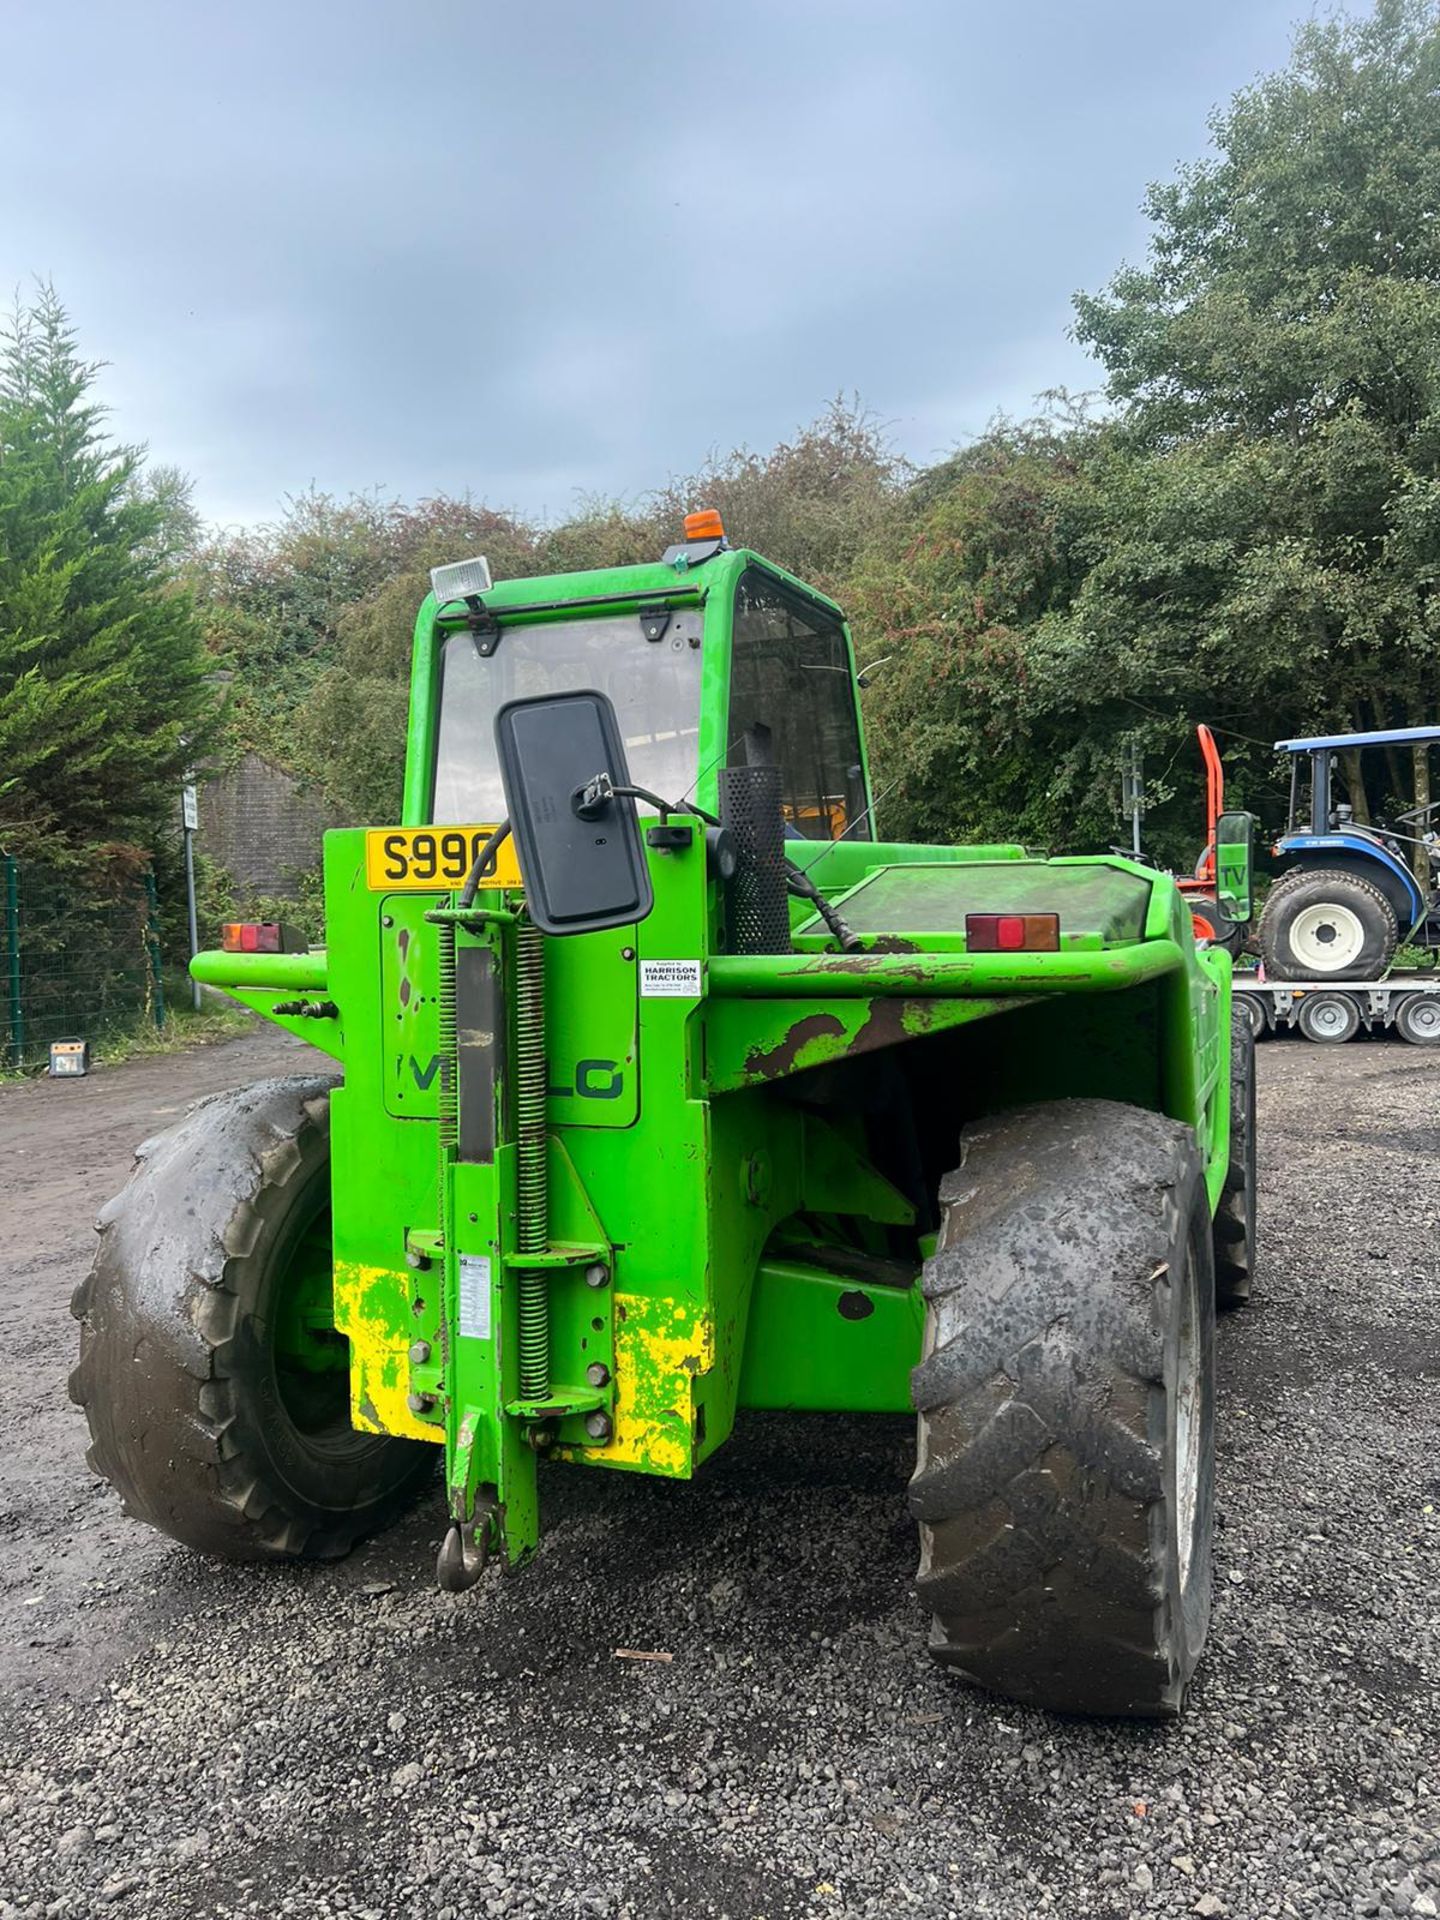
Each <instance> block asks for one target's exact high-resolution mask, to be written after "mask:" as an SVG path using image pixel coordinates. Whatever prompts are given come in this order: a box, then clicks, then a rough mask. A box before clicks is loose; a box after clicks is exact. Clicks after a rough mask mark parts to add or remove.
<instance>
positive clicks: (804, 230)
mask: <svg viewBox="0 0 1440 1920" xmlns="http://www.w3.org/2000/svg"><path fill="white" fill-rule="evenodd" d="M1302 11H1304V0H1205V3H1204V4H1203V5H1202V4H1195V0H1190V3H1189V4H1177V0H1019V3H1017V0H1011V4H1008V5H1007V4H1005V0H884V3H882V0H720V3H719V4H713V5H696V4H689V5H683V6H681V5H661V4H658V3H654V0H590V3H588V4H587V3H586V0H532V4H529V5H520V4H514V3H513V0H471V3H470V4H460V3H459V0H409V4H401V3H400V0H344V4H341V3H340V0H285V4H274V3H273V0H247V3H246V4H229V5H221V4H217V0H98V3H97V0H67V4H66V5H64V6H63V7H60V6H56V5H53V4H46V3H45V0H0V57H3V64H4V68H5V69H6V72H5V76H4V80H3V82H0V286H7V287H8V286H14V285H16V284H20V285H22V287H23V285H24V284H25V283H27V282H28V281H29V280H30V278H31V276H33V275H36V274H39V275H48V276H50V277H51V278H53V280H54V282H55V284H56V287H57V289H58V291H59V293H60V295H61V298H62V299H63V300H64V301H65V302H66V304H67V306H68V307H69V308H70V311H71V314H72V317H73V318H74V320H75V323H76V325H77V326H78V328H79V330H80V336H81V342H82V345H83V347H84V349H85V350H86V352H87V353H88V354H90V355H93V356H96V357H102V358H104V359H106V360H108V361H109V362H111V365H110V367H109V369H108V370H107V372H106V373H105V375H104V378H103V393H104V397H105V398H106V399H107V400H108V401H109V402H110V404H111V405H112V407H113V408H114V415H115V417H114V421H113V425H114V429H115V431H116V432H117V433H119V434H120V435H121V436H122V437H125V438H127V439H143V440H146V441H148V442H149V444H150V447H151V450H152V453H153V456H154V457H155V458H156V459H157V460H165V461H174V462H177V463H178V464H180V465H181V466H183V467H184V468H186V469H187V470H188V471H189V472H190V473H192V474H193V475H194V476H195V480H196V484H197V496H198V501H199V504H200V506H201V508H202V510H203V511H204V512H205V513H206V514H207V515H208V516H210V517H211V518H214V519H219V520H225V521H240V520H254V519H262V518H266V517H268V516H270V515H271V514H273V512H274V511H275V509H276V506H277V504H278V502H279V501H280V499H281V497H282V496H283V495H284V494H285V493H287V492H293V491H295V490H297V489H299V488H301V487H304V486H306V485H308V484H309V483H310V482H312V481H313V482H315V483H316V484H317V485H319V486H321V487H325V488H329V489H336V490H342V491H345V490H349V489H351V488H365V487H372V486H373V487H380V488H383V489H385V490H387V491H390V492H394V493H398V494H400V495H403V496H408V497H415V496H418V495H421V494H423V493H427V492H435V491H449V492H461V491H464V490H466V489H469V490H470V491H472V492H473V493H474V494H475V495H476V496H477V497H480V498H484V499H486V500H488V501H489V502H490V503H491V504H493V505H497V506H513V507H517V508H519V509H521V510H523V511H525V512H527V513H532V514H538V513H549V514H562V513H564V512H566V511H567V510H569V509H570V508H571V507H572V506H573V505H574V503H575V500H576V496H577V494H578V493H580V492H582V491H590V490H598V491H603V492H607V493H611V492H613V493H622V494H635V493H639V492H642V491H644V490H645V489H647V488H649V487H651V486H653V485H656V484H658V483H661V482H663V481H664V479H665V478H666V476H667V475H668V474H670V473H673V472H683V471H685V470H687V469H689V468H691V467H693V466H695V465H696V464H697V463H698V462H699V461H700V460H701V459H702V458H703V457H704V455H705V453H706V452H707V450H709V449H711V448H718V449H726V448H729V447H731V446H734V445H736V444H737V443H740V442H748V443H749V444H751V445H753V446H756V447H766V446H769V445H770V444H772V443H773V442H774V441H775V440H776V439H777V438H779V437H781V436H782V435H784V434H785V433H787V432H788V431H789V430H790V429H791V428H792V427H794V426H795V425H796V424H797V423H798V422H800V421H803V420H807V419H810V418H812V417H813V416H814V415H815V414H816V413H817V412H818V411H819V410H820V408H821V407H822V406H823V404H824V403H825V401H826V400H827V399H828V398H829V397H830V396H831V395H833V394H835V393H836V392H838V391H841V390H842V389H843V390H845V391H847V392H848V391H850V390H851V389H856V390H858V391H859V393H860V394H861V396H862V397H863V398H864V400H865V401H867V402H868V403H869V405H870V406H871V407H872V408H873V409H874V411H875V412H876V413H878V414H879V415H880V416H881V417H882V418H884V419H885V420H887V421H889V422H891V423H892V424H893V430H894V434H895V438H896V440H897V441H898V443H899V444H900V445H901V446H902V447H903V449H904V450H905V451H906V452H908V453H909V454H911V455H912V456H913V457H915V458H917V459H920V460H927V459H930V458H933V457H935V456H937V455H940V454H943V453H944V452H947V451H948V450H949V449H950V448H951V447H952V446H953V445H954V444H955V443H956V442H957V441H959V440H962V439H964V438H966V437H967V436H969V435H971V434H973V433H975V432H976V431H977V430H978V429H980V428H981V427H982V426H983V425H984V424H985V421H986V420H987V418H988V417H989V416H990V414H991V413H992V412H993V411H994V410H995V409H996V408H997V407H1001V406H1003V407H1006V408H1009V409H1012V410H1014V409H1025V408H1026V407H1027V406H1028V404H1029V402H1030V400H1031V398H1032V396H1033V395H1034V394H1036V393H1037V392H1038V391H1039V390H1040V389H1041V388H1043V387H1047V386H1051V385H1055V384H1060V383H1064V384H1068V385H1070V386H1072V387H1085V386H1091V385H1095V384H1097V378H1096V374H1095V370H1094V368H1093V366H1092V364H1091V363H1090V362H1089V361H1087V360H1086V359H1085V357H1084V356H1083V355H1082V354H1081V353H1080V352H1079V350H1078V349H1077V348H1076V347H1075V346H1074V345H1073V343H1071V342H1069V341H1067V340H1066V338H1065V329H1066V327H1067V325H1068V323H1069V317H1070V315H1069V296H1070V294H1071V293H1072V291H1073V290H1074V289H1075V288H1076V287H1080V286H1087V287H1093V286H1097V285H1099V284H1101V283H1102V282H1103V281H1104V280H1106V279H1108V277H1109V275H1110V274H1111V273H1112V272H1113V270H1114V269H1115V267H1116V266H1117V265H1118V264H1119V263H1120V261H1121V260H1122V259H1123V258H1124V257H1126V256H1127V255H1128V256H1129V257H1132V258H1134V257H1138V256H1139V254H1140V253H1141V251H1142V248H1143V241H1144V226H1143V222H1142V220H1141V218H1140V215H1139V212H1138V206H1139V200H1140V196H1141V192H1142V190H1143V187H1144V184H1145V182H1146V181H1147V180H1150V179H1153V178H1156V177H1162V176H1164V175H1167V174H1169V173H1170V172H1171V171H1172V169H1173V168H1174V166H1175V165H1176V163H1177V162H1178V161H1181V160H1183V159H1186V158H1190V157H1193V156H1195V155H1196V154H1198V153H1199V152H1200V151H1201V149H1202V148H1203V145H1204V139H1205V132H1204V122H1205V117H1206V115H1207V113H1208V112H1209V111H1210V109H1211V108H1212V107H1213V106H1214V105H1216V104H1217V103H1218V102H1221V101H1223V100H1224V99H1225V98H1227V97H1228V95H1229V94H1230V93H1231V92H1232V91H1233V90H1234V89H1235V88H1236V87H1238V86H1240V85H1243V84H1244V83H1245V82H1247V81H1248V80H1250V79H1252V78H1253V77H1254V76H1255V74H1256V73H1257V72H1259V71H1263V70H1265V69H1268V68H1271V67H1274V66H1277V65H1279V64H1281V63H1282V62H1283V61H1284V59H1285V58H1286V55H1287V51H1288V45H1289V33H1290V25H1291V22H1292V21H1293V19H1294V18H1295V16H1296V15H1297V14H1298V13H1300V12H1302Z"/></svg>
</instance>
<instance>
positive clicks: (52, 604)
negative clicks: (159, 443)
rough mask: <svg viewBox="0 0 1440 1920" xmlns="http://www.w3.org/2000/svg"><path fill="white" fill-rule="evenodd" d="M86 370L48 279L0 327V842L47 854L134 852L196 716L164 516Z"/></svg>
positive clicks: (193, 744)
mask: <svg viewBox="0 0 1440 1920" xmlns="http://www.w3.org/2000/svg"><path fill="white" fill-rule="evenodd" d="M98 371H99V368H98V366H97V364H96V363H94V362H90V361H86V360H84V359H82V358H81V356H80V352H79V349H78V346H77V343H76V338H75V333H74V330H73V328H72V327H71V325H70V322H69V320H68V317H67V315H66V313H65V310H64V308H63V307H62V305H61V304H60V301H59V299H58V298H57V296H56V294H55V292H54V290H53V288H51V287H49V286H42V287H41V288H40V289H39V291H38V292H37V294H36V295H35V297H34V299H33V300H32V301H31V302H30V303H29V304H28V305H21V306H17V309H16V311H15V313H14V315H13V316H12V318H11V320H10V323H9V325H8V327H6V328H5V329H4V330H3V331H0V846H3V847H5V848H6V849H7V850H8V851H10V852H13V853H17V854H28V855H31V856H38V857H43V858H46V859H49V860H65V859H66V858H67V857H75V856H79V855H93V854H94V852H95V851H96V850H97V849H101V848H107V847H108V848H121V847H128V848H132V849H148V848H150V847H151V846H152V845H153V843H154V841H155V839H156V838H157V836H158V835H159V834H160V833H161V832H163V829H164V827H165V825H166V824H167V823H168V822H169V821H170V820H171V819H172V818H173V816H174V813H175V810H176V805H177V799H176V796H177V792H178V788H179V784H180V782H181V780H182V778H183V775H184V770H185V768H186V767H187V766H188V765H190V764H192V762H193V761H194V759H195V758H196V756H197V754H198V753H199V752H200V751H201V749H202V748H203V745H204V741H205V738H206V734H207V730H208V725H209V721H210V716H211V710H212V708H213V706H214V698H213V695H212V693H211V691H210V689H209V687H208V685H207V682H206V672H207V662H206V656H205V653H204V651H203V648H202V645H201V640H200V634H199V629H198V625H197V623H196V620H195V616H194V612H193V608H192V605H191V601H190V598H189V595H188V594H187V593H186V592H184V591H182V590H181V589H180V588H179V587H177V585H176V584H175V583H174V581H173V579H172V578H171V576H170V565H171V562H170V558H169V554H168V547H169V544H170V543H169V542H168V541H167V539H166V537H165V534H166V519H167V515H168V514H169V513H170V512H171V508H170V507H169V506H167V503H166V499H165V498H164V497H159V496H157V494H156V492H155V491H154V490H153V489H150V490H147V489H146V488H145V486H144V485H143V482H142V479H141V475H142V454H141V452H140V450H139V449H137V448H134V447H123V446H118V445H116V444H115V443H114V442H112V441H111V440H110V438H109V437H108V435H106V433H105V432H104V431H103V426H102V421H103V417H104V410H103V408H101V407H100V406H99V404H98V403H97V402H96V400H95V398H94V383H95V377H96V374H97V372H98ZM172 490H173V489H172Z"/></svg>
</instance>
